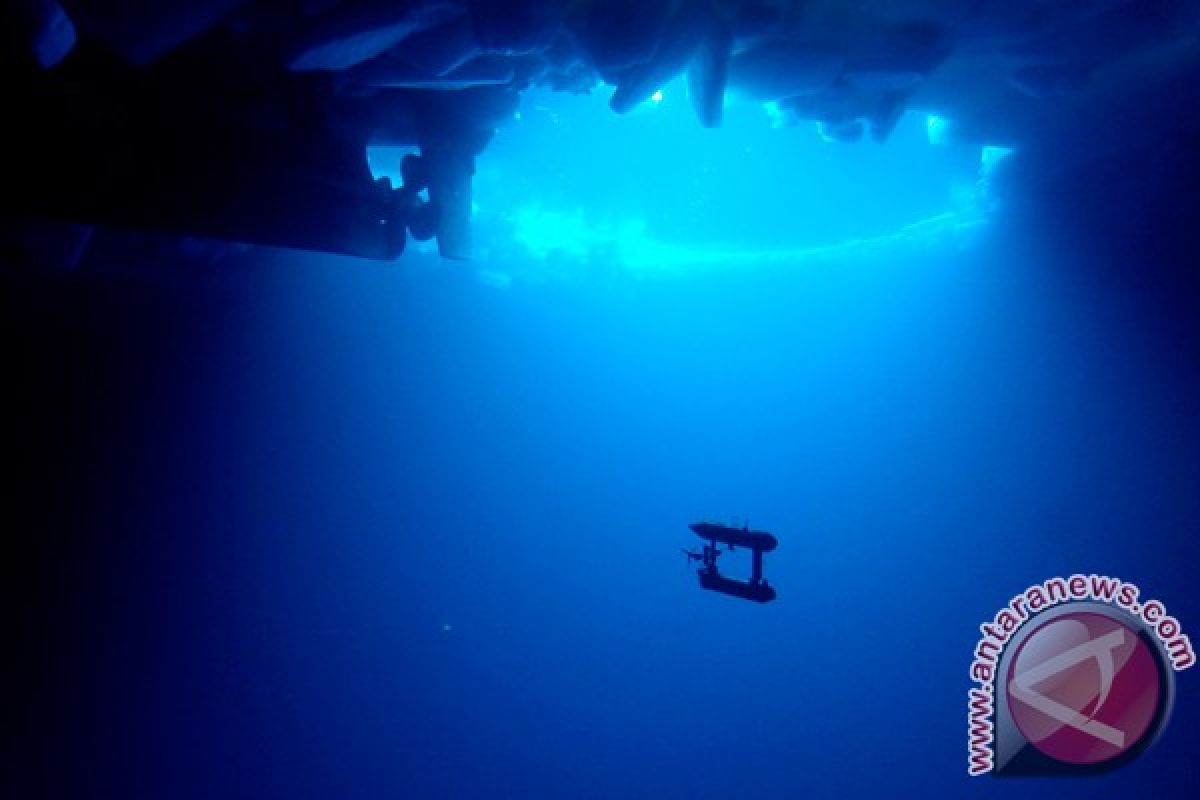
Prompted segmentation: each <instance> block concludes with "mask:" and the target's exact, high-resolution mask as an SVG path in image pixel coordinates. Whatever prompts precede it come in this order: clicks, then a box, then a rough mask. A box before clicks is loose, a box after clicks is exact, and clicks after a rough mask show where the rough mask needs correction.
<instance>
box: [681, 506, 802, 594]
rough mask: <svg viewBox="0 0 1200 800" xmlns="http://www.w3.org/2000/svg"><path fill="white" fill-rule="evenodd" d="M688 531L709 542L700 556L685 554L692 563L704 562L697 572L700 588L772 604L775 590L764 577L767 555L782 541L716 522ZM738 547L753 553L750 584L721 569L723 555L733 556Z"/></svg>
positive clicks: (695, 524)
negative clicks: (722, 571)
mask: <svg viewBox="0 0 1200 800" xmlns="http://www.w3.org/2000/svg"><path fill="white" fill-rule="evenodd" d="M688 527H689V528H691V530H692V532H693V533H695V534H696V535H697V536H699V537H700V538H701V539H706V540H707V541H708V543H707V544H705V545H704V547H703V549H702V550H701V551H700V552H698V553H697V552H694V551H692V550H687V549H684V551H683V552H684V554H685V555H686V556H687V559H688V563H691V562H692V561H699V562H700V568H699V569H697V570H696V575H697V576H698V577H699V578H700V588H702V589H707V590H709V591H712V592H720V593H722V594H727V595H730V596H731V597H740V598H742V599H743V600H753V601H754V602H756V603H769V602H771V601H772V600H774V599H775V596H776V595H775V589H774V588H773V587H772V586H770V585H769V584H768V583H767V580H766V578H764V577H763V553H769V552H771V551H772V550H774V549H775V548H776V547H777V546H778V545H779V540H777V539H776V538H775V537H774V536H772V535H771V534H769V533H767V532H765V531H752V530H750V527H749V525H745V526H743V527H741V528H734V527H730V526H728V525H720V524H718V523H714V522H693V523H692V524H691V525H689V526H688ZM718 543H720V544H725V545H728V548H729V549H728V550H722V549H721V548H720V547H719V546H718ZM737 547H746V548H749V549H750V550H751V551H752V553H753V559H754V560H753V567H752V571H751V575H750V580H748V581H740V580H737V579H735V578H730V577H728V576H725V575H722V574H721V572H720V570H718V569H717V559H718V558H719V557H720V555H721V554H722V553H726V552H732V551H733V550H734V549H735V548H737Z"/></svg>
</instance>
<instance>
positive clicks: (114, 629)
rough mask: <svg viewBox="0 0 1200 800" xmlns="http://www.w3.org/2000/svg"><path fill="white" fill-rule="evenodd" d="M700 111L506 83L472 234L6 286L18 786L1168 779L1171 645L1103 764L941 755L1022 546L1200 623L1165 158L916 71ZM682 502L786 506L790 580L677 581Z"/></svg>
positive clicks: (543, 790)
mask: <svg viewBox="0 0 1200 800" xmlns="http://www.w3.org/2000/svg"><path fill="white" fill-rule="evenodd" d="M688 114H690V111H688V110H687V108H686V105H680V104H679V103H678V102H677V98H676V97H675V95H673V94H672V89H671V87H668V88H667V89H666V90H665V91H664V96H663V99H662V101H661V102H652V103H651V104H649V105H648V106H647V107H645V108H644V109H639V110H638V111H636V112H634V113H633V114H631V115H630V116H628V117H624V118H620V117H616V116H615V115H613V114H611V112H609V111H608V109H607V108H606V107H605V105H604V102H603V99H602V98H599V97H594V96H593V97H588V96H579V97H576V96H569V95H567V96H549V95H546V96H542V95H536V94H534V95H529V96H527V97H526V98H525V99H524V102H523V104H522V109H521V112H520V118H519V119H515V120H514V121H513V122H512V124H511V125H509V126H507V127H505V128H503V129H501V130H500V131H499V132H498V133H497V135H496V139H495V141H494V142H493V143H492V146H491V147H490V148H489V149H488V150H487V151H486V153H485V154H484V155H483V156H481V158H480V161H479V165H478V174H477V176H476V197H475V202H476V206H477V209H476V214H475V231H476V243H475V244H476V248H477V251H478V253H479V255H478V257H477V259H476V260H475V261H474V262H471V263H462V264H458V263H445V262H440V261H438V259H437V258H436V256H435V255H433V254H432V253H430V252H427V251H424V250H422V249H421V248H420V247H419V246H416V245H410V252H409V254H408V255H406V256H405V257H404V258H403V259H402V260H401V261H400V262H398V263H396V264H384V265H381V264H377V263H370V262H365V261H357V260H353V259H341V258H335V257H331V256H322V255H315V254H305V253H297V252H289V251H270V250H252V251H246V252H240V253H232V254H226V255H225V256H223V257H222V258H214V259H206V258H203V257H193V256H188V257H185V256H183V255H180V254H179V253H178V252H177V251H175V250H172V251H171V252H170V254H169V255H167V256H163V255H159V254H157V253H155V252H143V253H142V255H141V256H140V257H139V258H138V259H130V258H128V257H126V256H124V255H123V256H122V257H120V258H118V257H116V256H112V257H111V258H108V259H107V260H106V259H105V250H104V248H103V242H100V243H98V247H97V249H96V250H95V251H94V252H93V253H92V254H91V256H90V257H91V259H92V260H91V261H90V262H88V263H87V264H85V265H84V275H83V276H82V277H76V278H74V279H72V280H75V281H80V282H82V286H79V285H76V286H73V287H72V286H67V287H65V288H64V287H63V286H61V285H55V286H52V287H51V288H42V289H39V290H37V291H33V292H31V293H30V294H29V295H28V296H26V297H25V298H24V299H22V300H21V302H20V303H19V304H18V303H16V301H14V300H13V299H11V297H10V299H9V300H6V301H5V304H6V308H7V309H8V311H9V312H10V314H12V313H16V311H17V310H16V309H15V306H17V305H20V306H22V309H21V313H23V314H24V315H26V316H27V317H28V318H29V319H32V320H34V321H35V322H38V323H39V324H41V325H42V326H43V327H42V328H41V330H44V331H46V333H45V336H46V337H47V342H48V344H47V347H49V348H50V349H51V352H56V353H58V354H59V360H58V361H57V362H54V363H52V364H51V365H50V366H48V367H47V366H44V365H40V364H18V365H16V366H15V367H14V369H15V370H17V372H18V374H20V375H21V376H23V377H24V379H25V380H27V381H31V382H32V385H33V386H34V387H35V389H34V390H33V391H34V392H35V394H34V395H33V396H32V399H31V400H30V401H29V403H30V405H31V406H33V405H38V404H41V405H46V404H49V406H50V407H51V408H52V409H55V410H56V411H58V412H61V416H62V418H65V419H71V420H73V422H72V423H71V424H70V425H68V426H66V427H65V428H63V427H61V426H57V425H51V424H50V423H46V424H45V430H42V429H41V428H37V429H36V430H35V431H34V432H33V433H28V434H27V435H28V436H29V437H31V440H32V439H37V441H38V442H39V445H38V447H37V448H36V450H37V452H39V453H41V454H42V455H41V456H40V457H39V458H37V459H35V461H34V463H33V464H32V465H31V468H32V469H35V470H36V472H37V474H38V475H39V476H42V477H43V478H46V479H48V480H49V481H50V482H51V483H52V484H56V485H58V486H59V487H60V488H59V489H58V490H57V492H58V494H57V495H56V496H55V497H54V498H51V500H48V501H46V506H45V508H42V509H40V513H41V514H42V517H43V518H44V519H45V520H47V522H46V526H47V529H49V530H52V531H53V535H52V536H50V537H49V538H48V540H47V541H46V542H45V543H43V544H41V545H39V548H40V550H38V556H37V557H38V558H41V559H43V560H44V561H45V562H46V563H49V564H52V565H53V567H52V568H50V569H49V570H48V573H47V574H49V575H50V581H49V583H48V584H47V586H46V588H45V589H44V590H42V592H41V594H38V595H36V596H32V597H30V598H29V600H28V602H30V603H34V604H39V605H40V607H41V608H43V609H44V612H42V613H40V614H39V616H38V619H43V620H45V622H44V626H45V627H44V629H43V630H41V631H40V636H41V637H42V638H43V640H44V642H45V643H46V648H47V650H46V652H49V653H52V654H53V657H52V658H47V659H46V660H45V662H44V663H42V662H38V664H37V665H36V666H37V669H38V670H40V671H42V672H46V673H49V674H50V675H51V676H52V679H51V680H45V681H43V682H40V683H37V684H36V685H37V690H36V691H37V692H38V693H39V694H37V696H36V697H35V698H34V699H33V701H32V702H31V708H34V709H36V712H35V713H34V714H33V715H32V716H33V718H34V719H35V723H34V728H33V731H32V733H31V734H30V736H29V737H27V738H26V739H25V742H26V744H25V745H23V746H22V747H26V748H27V750H28V752H26V751H25V750H22V749H21V747H18V748H17V749H16V750H14V753H15V755H14V756H13V757H14V758H16V759H21V758H23V757H25V756H28V757H29V758H34V757H35V755H36V754H37V753H40V752H41V751H40V750H39V749H38V748H39V747H40V746H41V745H40V744H39V743H46V742H52V743H53V745H54V747H53V750H52V752H53V756H52V757H51V758H50V759H48V760H47V761H46V762H45V763H41V762H38V763H39V766H38V768H37V769H36V770H31V771H30V772H29V773H28V775H29V776H32V777H29V778H27V780H28V781H29V784H28V786H35V787H41V788H46V792H45V793H44V794H43V795H42V796H47V795H48V796H80V797H83V796H87V797H158V798H164V797H174V798H190V797H197V798H199V797H205V798H211V797H246V798H250V797H255V798H257V797H288V798H310V797H311V798H331V797H370V798H383V797H392V798H478V799H479V800H489V799H491V798H522V799H523V800H533V799H534V798H581V799H584V798H656V799H658V798H689V799H695V800H700V799H702V798H735V797H736V798H742V797H745V798H762V797H780V798H793V797H795V798H799V797H829V798H844V797H868V796H870V797H874V796H881V795H883V796H902V797H947V798H961V797H966V796H973V795H978V796H985V797H1006V796H1014V795H1016V794H1019V795H1020V796H1023V797H1045V798H1051V797H1053V798H1067V797H1094V796H1096V795H1097V794H1098V793H1103V794H1106V795H1108V794H1113V795H1116V794H1125V795H1127V796H1135V797H1188V796H1191V793H1192V790H1193V789H1192V787H1194V785H1195V783H1196V780H1197V778H1198V777H1200V772H1198V768H1197V761H1196V759H1195V752H1196V747H1197V744H1198V742H1200V732H1198V731H1200V729H1198V725H1200V684H1197V680H1196V676H1195V675H1194V674H1192V672H1190V671H1185V672H1183V673H1180V674H1179V675H1178V676H1177V677H1178V681H1177V687H1176V688H1177V701H1176V705H1175V708H1174V711H1173V717H1172V719H1171V721H1170V723H1169V725H1168V726H1167V728H1166V730H1165V732H1164V734H1163V736H1162V737H1161V739H1160V740H1159V741H1158V742H1157V743H1156V744H1155V745H1154V746H1153V748H1152V749H1150V750H1149V751H1148V752H1147V753H1145V754H1143V755H1142V756H1141V757H1140V758H1138V759H1137V760H1135V761H1133V762H1132V763H1131V764H1129V765H1128V766H1126V767H1124V768H1123V769H1121V770H1119V771H1117V772H1113V773H1111V774H1108V775H1104V776H1098V777H1092V778H1087V779H1065V778H1064V779H1057V780H1049V779H1026V780H1020V781H1016V780H1003V779H998V778H990V777H989V778H968V777H967V775H966V691H967V689H968V688H969V686H970V680H969V675H968V667H969V664H970V660H971V655H972V650H973V648H974V646H975V642H976V640H977V639H978V637H979V630H978V625H979V624H980V623H981V622H984V621H986V620H989V619H990V618H991V617H992V615H993V614H994V613H995V612H996V610H997V609H999V608H1000V607H1002V606H1003V605H1004V604H1005V603H1006V602H1007V601H1008V599H1009V598H1010V597H1011V596H1012V595H1013V594H1015V593H1017V592H1019V591H1021V590H1023V589H1024V588H1025V587H1026V586H1028V585H1030V584H1032V583H1035V582H1038V581H1041V580H1043V579H1045V578H1049V577H1051V576H1054V575H1066V574H1070V573H1073V572H1083V573H1089V572H1098V573H1102V574H1108V575H1115V576H1120V577H1122V578H1125V579H1127V580H1130V581H1134V582H1136V583H1138V584H1139V585H1140V586H1142V587H1143V588H1144V590H1145V591H1146V593H1147V594H1149V595H1152V596H1156V597H1159V598H1161V599H1162V600H1163V601H1164V603H1165V604H1166V606H1167V608H1168V609H1169V610H1170V611H1171V613H1172V614H1174V615H1175V616H1177V617H1178V618H1179V619H1180V620H1181V621H1182V623H1183V625H1184V628H1185V630H1194V631H1200V595H1198V594H1197V592H1196V589H1195V574H1196V569H1197V565H1200V540H1198V538H1197V536H1196V531H1197V528H1198V525H1200V491H1198V489H1200V394H1198V392H1197V386H1198V377H1200V375H1198V372H1197V364H1198V363H1200V362H1198V361H1197V356H1198V355H1200V316H1197V313H1196V312H1197V309H1198V306H1200V303H1198V300H1200V294H1197V292H1196V288H1197V286H1196V280H1195V273H1194V263H1196V262H1195V261H1194V260H1193V258H1194V255H1195V253H1196V252H1197V249H1196V248H1195V246H1194V245H1192V244H1191V243H1190V238H1189V236H1188V231H1187V225H1186V223H1185V222H1183V221H1179V220H1173V218H1172V217H1171V214H1172V208H1173V207H1174V205H1175V204H1176V202H1177V201H1176V200H1175V199H1173V198H1171V197H1166V196H1161V195H1160V196H1151V197H1148V198H1135V199H1134V200H1131V201H1130V202H1129V203H1128V204H1122V203H1119V202H1109V203H1108V204H1107V205H1104V206H1102V207H1100V208H1099V209H1098V210H1095V211H1094V213H1093V212H1092V211H1090V210H1089V207H1088V202H1089V197H1090V195H1089V192H1087V191H1084V190H1082V189H1081V190H1078V191H1076V192H1075V193H1074V194H1069V195H1066V196H1064V195H1062V194H1061V193H1057V194H1056V193H1055V192H1054V191H1053V190H1050V189H1046V190H1044V191H1041V190H1036V189H1032V188H1029V187H1030V186H1032V185H1034V183H1033V182H1032V181H1026V182H1024V183H1022V182H1021V181H1019V180H1018V181H1013V186H1012V187H1010V191H1009V192H1007V194H1006V193H1004V192H1000V191H997V187H995V186H993V185H992V180H991V178H992V177H993V176H992V174H991V172H989V171H988V170H984V171H982V172H981V153H980V150H979V148H978V147H975V148H967V147H965V146H964V147H939V146H937V145H936V144H931V143H930V141H929V136H928V133H929V127H930V126H929V121H928V120H926V119H925V118H923V117H920V116H916V115H910V116H908V117H906V118H905V119H904V120H903V121H902V123H901V125H900V127H899V128H898V130H897V131H896V133H895V135H894V137H893V138H892V139H891V140H890V141H889V142H888V143H886V144H882V145H880V144H876V143H873V142H861V143H857V144H852V145H847V144H843V143H834V142H827V141H824V140H823V139H822V138H821V137H820V136H819V135H818V133H817V132H816V131H815V130H813V129H811V128H809V127H796V128H789V127H779V126H776V125H774V124H773V121H772V118H771V116H770V114H768V113H767V112H766V111H764V110H763V109H761V108H758V107H754V106H750V105H748V104H747V105H737V104H733V105H731V106H730V108H729V109H728V110H727V119H726V122H725V125H724V126H723V127H722V128H721V129H719V130H715V131H710V130H703V129H700V128H699V127H698V126H697V125H695V123H694V122H693V121H692V120H691V119H690V118H687V115H688ZM396 155H397V154H396V153H394V152H388V151H380V152H374V153H372V165H373V166H374V167H375V168H376V169H377V171H379V172H380V174H387V173H388V171H389V170H394V168H395V166H394V165H395V156H396ZM992 155H993V156H994V155H995V154H994V153H993V154H992ZM1020 158H1021V153H1019V152H1018V153H1014V154H1012V155H1011V156H1010V157H1009V159H1011V160H1012V161H1013V162H1014V163H1017V162H1019V160H1020ZM1007 160H1008V159H1006V161H1007ZM989 163H990V162H989ZM993 166H994V165H993ZM995 169H996V170H997V174H998V171H999V170H1001V169H1002V167H999V166H996V167H995ZM1130 169H1133V168H1132V167H1130ZM1113 183H1114V181H1113V180H1112V179H1111V177H1110V176H1101V177H1099V178H1094V183H1092V184H1088V183H1086V181H1085V183H1084V185H1085V186H1095V185H1113ZM1116 184H1117V185H1120V186H1123V187H1131V188H1130V191H1133V190H1134V189H1135V188H1136V187H1137V186H1138V185H1139V182H1138V180H1137V178H1136V176H1130V175H1128V174H1125V173H1122V175H1121V180H1118V181H1116ZM1014 187H1015V188H1014ZM1064 208H1066V209H1070V210H1067V211H1064V210H1063V209H1064ZM1114 208H1115V209H1116V210H1115V211H1114V210H1113V209H1114ZM1130 209H1133V211H1131V210H1130ZM1135 212H1136V216H1135V217H1134V218H1133V219H1130V218H1129V214H1134V213H1135ZM10 333H11V331H10ZM38 437H41V438H38ZM58 453H66V454H68V455H65V456H61V457H60V456H59V455H56V454H58ZM702 518H703V519H714V520H720V521H727V522H736V523H739V524H740V523H741V522H742V521H748V522H749V524H750V525H751V526H752V527H755V528H760V529H764V530H769V531H771V532H773V533H774V534H775V535H776V536H777V537H778V538H779V541H780V546H779V548H778V550H777V551H775V552H773V553H771V554H769V555H768V556H767V559H766V574H767V577H768V578H769V579H770V581H771V583H772V585H773V586H774V587H776V589H777V590H778V592H779V599H778V600H777V601H776V602H774V603H771V604H768V605H758V604H754V603H748V602H744V601H740V600H737V599H733V598H729V597H725V596H721V595H718V594H713V593H706V592H702V591H701V590H700V588H699V586H698V585H697V581H696V576H695V574H694V569H693V568H692V567H690V566H688V564H687V563H686V561H685V559H684V557H683V556H682V555H681V554H680V553H679V549H680V548H681V547H691V546H693V545H695V544H697V543H698V540H697V539H696V538H695V537H694V536H693V535H692V534H691V533H690V532H689V531H688V529H687V524H688V523H690V522H694V521H696V520H698V519H702ZM741 556H742V554H741V553H734V554H732V556H730V558H732V559H734V562H735V563H734V564H732V565H731V567H733V568H735V569H737V570H746V569H748V559H745V558H743V559H742V560H740V561H739V560H738V559H739V558H741ZM37 757H38V758H40V757H41V756H37ZM47 787H48V788H47ZM26 788H28V787H26ZM38 793H39V792H38V790H37V789H29V793H28V794H24V795H23V796H31V797H32V796H35V795H37V794H38ZM13 796H17V795H13Z"/></svg>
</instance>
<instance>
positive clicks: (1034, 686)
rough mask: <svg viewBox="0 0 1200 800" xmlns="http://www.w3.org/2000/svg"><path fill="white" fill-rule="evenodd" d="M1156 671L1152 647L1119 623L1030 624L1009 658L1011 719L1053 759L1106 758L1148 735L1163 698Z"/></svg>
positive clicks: (1092, 617) (1083, 619)
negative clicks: (1025, 636) (1028, 629)
mask: <svg viewBox="0 0 1200 800" xmlns="http://www.w3.org/2000/svg"><path fill="white" fill-rule="evenodd" d="M1159 669H1160V667H1159V662H1158V658H1157V656H1156V654H1155V653H1154V652H1152V651H1151V649H1150V646H1149V645H1147V644H1146V642H1145V641H1144V640H1143V639H1142V637H1140V636H1139V635H1138V633H1137V631H1135V630H1134V629H1132V628H1131V627H1129V626H1128V625H1126V624H1124V623H1123V622H1121V621H1120V620H1118V619H1114V618H1112V617H1109V616H1106V615H1103V614H1097V613H1091V612H1085V611H1080V612H1072V613H1067V614H1063V615H1060V616H1058V617H1055V618H1054V619H1051V620H1049V621H1047V622H1045V623H1043V624H1042V625H1041V626H1039V627H1038V628H1036V629H1034V630H1033V632H1032V633H1031V634H1030V635H1029V636H1028V637H1027V638H1026V639H1025V640H1024V641H1023V642H1021V645H1020V648H1019V649H1018V650H1017V652H1016V653H1015V655H1014V657H1013V659H1012V661H1011V662H1010V666H1009V669H1008V675H1007V676H1006V678H1007V680H1006V683H1005V688H1006V691H1007V693H1008V705H1009V708H1010V710H1011V714H1012V719H1013V722H1014V723H1015V724H1016V726H1017V728H1018V729H1019V730H1020V732H1021V735H1023V736H1024V737H1025V739H1026V740H1027V741H1028V742H1029V743H1030V744H1031V745H1033V746H1034V747H1036V748H1037V749H1038V750H1040V751H1041V752H1042V753H1044V754H1045V755H1047V756H1049V757H1050V758H1053V759H1055V760H1057V761H1060V762H1063V763H1066V764H1080V765H1083V764H1099V763H1101V762H1104V761H1108V760H1110V759H1113V758H1116V757H1118V756H1120V755H1122V754H1124V753H1127V752H1128V751H1130V750H1132V749H1133V748H1134V747H1136V746H1137V745H1138V744H1139V743H1140V742H1141V741H1142V739H1143V738H1144V737H1145V736H1147V735H1149V734H1152V733H1153V731H1152V726H1153V723H1154V722H1155V720H1156V718H1157V717H1158V714H1159V705H1160V703H1161V702H1162V701H1163V699H1164V698H1163V691H1162V686H1161V681H1160V676H1159Z"/></svg>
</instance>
